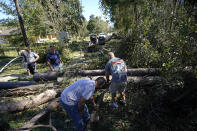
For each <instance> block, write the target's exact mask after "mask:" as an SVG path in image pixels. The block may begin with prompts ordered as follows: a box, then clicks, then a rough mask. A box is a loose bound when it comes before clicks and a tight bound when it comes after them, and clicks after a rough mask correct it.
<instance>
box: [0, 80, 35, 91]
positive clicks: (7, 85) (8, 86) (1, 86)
mask: <svg viewBox="0 0 197 131" xmlns="http://www.w3.org/2000/svg"><path fill="white" fill-rule="evenodd" d="M29 85H36V82H34V81H19V82H0V89H11V88H17V87H23V86H29Z"/></svg>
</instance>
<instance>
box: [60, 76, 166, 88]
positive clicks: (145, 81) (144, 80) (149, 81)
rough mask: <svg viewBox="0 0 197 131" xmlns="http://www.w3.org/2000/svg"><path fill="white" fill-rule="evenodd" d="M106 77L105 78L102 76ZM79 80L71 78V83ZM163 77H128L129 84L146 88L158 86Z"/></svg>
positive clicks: (62, 79) (61, 78)
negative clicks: (147, 86)
mask: <svg viewBox="0 0 197 131" xmlns="http://www.w3.org/2000/svg"><path fill="white" fill-rule="evenodd" d="M98 77H100V76H93V77H81V78H80V79H93V80H96V78H98ZM102 77H105V76H102ZM65 79H66V77H59V78H58V82H61V81H64V80H65ZM77 80H79V79H76V78H73V79H72V78H70V81H71V82H75V81H77ZM161 81H162V77H160V76H147V77H142V76H128V77H127V82H128V83H133V84H139V85H141V86H146V85H153V84H156V83H157V82H161Z"/></svg>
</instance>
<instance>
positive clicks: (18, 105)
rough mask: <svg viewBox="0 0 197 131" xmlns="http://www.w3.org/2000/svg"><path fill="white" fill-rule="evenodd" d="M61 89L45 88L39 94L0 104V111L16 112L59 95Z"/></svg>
mask: <svg viewBox="0 0 197 131" xmlns="http://www.w3.org/2000/svg"><path fill="white" fill-rule="evenodd" d="M62 90H63V89H57V90H47V91H45V92H43V93H41V94H39V95H36V96H32V97H31V98H29V99H25V100H21V101H17V102H12V103H8V104H0V113H9V112H17V111H22V110H25V109H28V108H32V107H35V106H39V105H41V104H43V103H46V102H48V101H50V100H52V99H54V98H56V97H57V96H59V95H60V93H61V92H62Z"/></svg>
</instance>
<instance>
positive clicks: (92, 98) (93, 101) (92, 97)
mask: <svg viewBox="0 0 197 131" xmlns="http://www.w3.org/2000/svg"><path fill="white" fill-rule="evenodd" d="M91 100H92V104H93V106H94V108H96V102H95V100H94V96H91Z"/></svg>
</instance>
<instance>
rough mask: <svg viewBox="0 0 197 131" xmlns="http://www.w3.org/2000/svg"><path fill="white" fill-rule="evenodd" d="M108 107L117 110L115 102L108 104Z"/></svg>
mask: <svg viewBox="0 0 197 131" xmlns="http://www.w3.org/2000/svg"><path fill="white" fill-rule="evenodd" d="M109 106H110V107H113V108H117V107H118V104H117V102H112V103H109Z"/></svg>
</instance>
